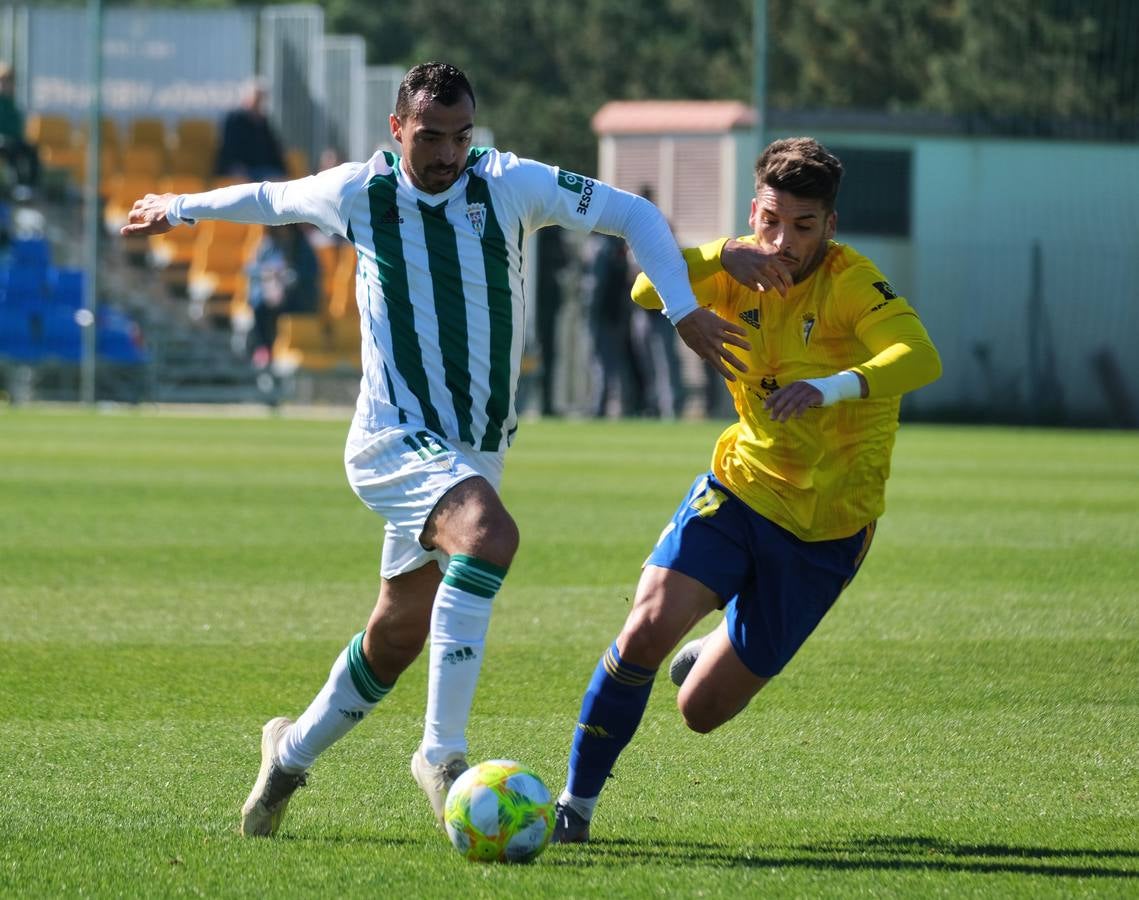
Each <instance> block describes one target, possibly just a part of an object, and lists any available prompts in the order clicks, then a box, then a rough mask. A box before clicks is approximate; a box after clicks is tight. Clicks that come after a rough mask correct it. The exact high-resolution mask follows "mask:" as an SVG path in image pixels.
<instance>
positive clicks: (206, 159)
mask: <svg viewBox="0 0 1139 900" xmlns="http://www.w3.org/2000/svg"><path fill="white" fill-rule="evenodd" d="M168 158H169V163H168V165H167V169H168V171H169V172H170V174H171V175H193V176H195V177H197V178H202V179H206V178H209V177H210V175H211V174H212V172H213V169H214V154H213V151H205V150H201V149H199V148H197V147H175V148H174V149H173V150H171V151H170V155H169V157H168Z"/></svg>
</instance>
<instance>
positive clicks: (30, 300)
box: [0, 265, 47, 307]
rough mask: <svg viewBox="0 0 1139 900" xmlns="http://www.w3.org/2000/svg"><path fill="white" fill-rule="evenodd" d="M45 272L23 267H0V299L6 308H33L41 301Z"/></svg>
mask: <svg viewBox="0 0 1139 900" xmlns="http://www.w3.org/2000/svg"><path fill="white" fill-rule="evenodd" d="M46 275H47V273H46V271H45V270H39V269H34V268H29V267H25V266H17V265H10V266H7V267H0V297H3V302H4V304H5V305H7V306H22V307H29V306H35V305H37V304H39V303H41V302H42V301H43V298H44V292H45V290H46V288H47V282H46Z"/></svg>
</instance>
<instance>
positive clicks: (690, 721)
mask: <svg viewBox="0 0 1139 900" xmlns="http://www.w3.org/2000/svg"><path fill="white" fill-rule="evenodd" d="M676 706H677V708H678V709H679V710H680V715H681V717H682V718H683V719H684V724H685V725H686V726H687V727H688V728H689V729H691V730H692V731H695V732H696V733H697V734H709V733H710V732H713V731H715V730H716V729H717V728H719V727H720V726H721V725H723V724H724V723H725V722H727V721H728V720H729V719H732V718H734V717H735V716H736V715H737V714H739V712H740V711H741V710H743V709H744V707H746V706H747V702H746V701H745V702H744V703H742V704H731V705H729V704H726V703H724V702H723V701H721V700H715V699H713V700H700V699H698V698H697V699H694V698H693V695H692V694H690V693H689V694H686V693H685V692H684V691H681V693H680V694H679V695H678V696H677V698H676Z"/></svg>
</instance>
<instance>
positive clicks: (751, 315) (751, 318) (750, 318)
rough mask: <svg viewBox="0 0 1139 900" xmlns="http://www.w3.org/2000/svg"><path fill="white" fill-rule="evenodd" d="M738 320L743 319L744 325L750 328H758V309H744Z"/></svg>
mask: <svg viewBox="0 0 1139 900" xmlns="http://www.w3.org/2000/svg"><path fill="white" fill-rule="evenodd" d="M740 318H741V319H743V321H744V324H745V325H750V326H751V327H752V328H758V327H759V310H758V309H745V310H744V311H743V312H742V313H740Z"/></svg>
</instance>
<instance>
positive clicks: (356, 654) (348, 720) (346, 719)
mask: <svg viewBox="0 0 1139 900" xmlns="http://www.w3.org/2000/svg"><path fill="white" fill-rule="evenodd" d="M391 687H392V686H391V685H384V684H381V683H380V682H379V681H377V680H376V676H375V675H373V674H372V670H371V668H370V667H369V666H368V661H367V660H366V659H364V632H362V631H361V632H360V633H359V634H358V635H356V637H354V638H353V639H352V642H351V643H350V644H349V645H348V646H347V647H345V648H344V650H343V651H341V653H340V655H339V656H338V657H336V662H334V663H333V664H332V670H331V671H330V672H329V673H328V681H326V682H325V683H324V687H322V688H321V689H320V693H319V694H317V695H316V697H315V698H314V699H313V701H312V703H310V704H309V707H308V709H306V710H305V711H304V713H302V714H301V717H300V718H299V719H297V721H296V722H294V723H293V725H292V727H290V728H289V730H288V731H286V732H285V734H284V736H283V737H282V738H281V743H280V744H278V745H277V761H278V763H280V765H281V768H283V769H284V770H285V771H286V772H303V771H305V770H306V769H308V767H309V766H311V765H312V764H313V761H314V760H315V759H316V758H317V756H319V755H320V754H321V753H323V752H324V751H325V750H327V749H328V748H329V747H331V746H332V745H333V744H335V743H336V742H337V741H338V740H340V739H341V738H342V737H344V735H346V734H347V733H348V732H349V731H351V730H352V728H353V727H354V726H355V725H356V724H357V723H359V722H361V721H363V719H364V716H366V715H367V714H368V713H370V712H371V711H372V710H373V709H374V708H375V706H376V704H377V703H379V702H380V701H381V700H382V699H384V697H385V696H386V695H387V693H388V691H390V690H391Z"/></svg>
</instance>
